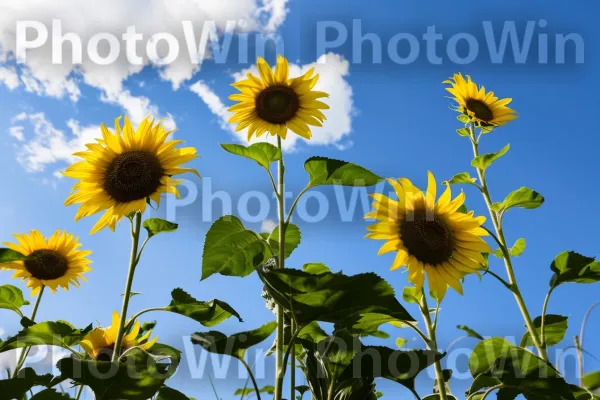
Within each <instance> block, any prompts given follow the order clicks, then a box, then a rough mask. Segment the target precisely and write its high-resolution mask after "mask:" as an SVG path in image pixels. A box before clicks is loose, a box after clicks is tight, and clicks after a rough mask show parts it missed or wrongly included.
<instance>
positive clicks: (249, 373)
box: [239, 358, 260, 400]
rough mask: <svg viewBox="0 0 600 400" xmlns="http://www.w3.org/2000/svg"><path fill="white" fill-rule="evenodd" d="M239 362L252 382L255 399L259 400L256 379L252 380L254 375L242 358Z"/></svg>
mask: <svg viewBox="0 0 600 400" xmlns="http://www.w3.org/2000/svg"><path fill="white" fill-rule="evenodd" d="M239 360H240V361H241V362H242V364H244V367H246V370H247V371H248V376H249V377H250V379H251V380H252V385H253V386H254V391H255V392H256V398H257V399H258V400H260V389H259V388H258V384H257V383H256V379H255V378H254V374H253V373H252V368H250V366H249V365H248V363H247V362H246V360H244V359H243V358H240V359H239ZM242 394H243V393H242Z"/></svg>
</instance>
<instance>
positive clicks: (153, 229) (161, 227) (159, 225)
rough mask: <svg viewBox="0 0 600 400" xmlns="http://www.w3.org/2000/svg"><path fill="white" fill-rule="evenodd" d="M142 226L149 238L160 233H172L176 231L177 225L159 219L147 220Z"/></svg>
mask: <svg viewBox="0 0 600 400" xmlns="http://www.w3.org/2000/svg"><path fill="white" fill-rule="evenodd" d="M142 226H143V227H144V228H145V229H146V231H147V232H148V237H149V238H151V237H152V236H154V235H158V234H159V233H162V232H173V231H175V230H177V227H178V226H179V225H177V224H176V223H174V222H169V221H165V220H164V219H160V218H148V219H147V220H145V221H144V223H143V224H142Z"/></svg>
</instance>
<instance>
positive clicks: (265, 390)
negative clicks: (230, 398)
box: [233, 385, 275, 397]
mask: <svg viewBox="0 0 600 400" xmlns="http://www.w3.org/2000/svg"><path fill="white" fill-rule="evenodd" d="M258 391H259V392H260V393H267V394H274V393H275V386H270V385H268V386H264V387H263V388H261V389H259V390H258ZM252 394H254V389H253V388H248V387H247V388H243V389H237V390H236V391H235V393H234V394H233V395H234V396H241V395H244V397H245V396H249V395H252Z"/></svg>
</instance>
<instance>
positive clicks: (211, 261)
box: [202, 215, 272, 280]
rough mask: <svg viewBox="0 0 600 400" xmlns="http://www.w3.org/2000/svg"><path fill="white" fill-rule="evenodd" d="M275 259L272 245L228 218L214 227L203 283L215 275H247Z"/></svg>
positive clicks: (204, 261) (206, 245)
mask: <svg viewBox="0 0 600 400" xmlns="http://www.w3.org/2000/svg"><path fill="white" fill-rule="evenodd" d="M271 256H272V253H271V250H270V249H269V246H268V245H267V243H266V242H265V241H264V239H263V238H262V237H261V236H260V235H259V234H257V233H255V232H252V231H250V230H248V229H246V228H244V225H243V224H242V222H241V221H240V220H239V219H238V218H236V217H234V216H232V215H226V216H224V217H221V218H219V219H218V220H217V221H215V223H213V224H212V226H211V227H210V229H209V230H208V232H207V234H206V240H205V242H204V253H203V254H202V280H204V279H206V278H208V277H209V276H211V275H212V274H216V273H218V274H221V275H226V276H246V275H249V274H250V273H252V272H253V271H254V267H255V266H257V265H259V264H261V263H263V262H265V261H266V260H267V259H268V258H269V257H271Z"/></svg>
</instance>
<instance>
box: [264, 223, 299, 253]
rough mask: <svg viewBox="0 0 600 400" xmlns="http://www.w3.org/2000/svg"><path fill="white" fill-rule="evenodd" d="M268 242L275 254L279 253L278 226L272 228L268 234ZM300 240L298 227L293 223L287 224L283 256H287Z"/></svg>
mask: <svg viewBox="0 0 600 400" xmlns="http://www.w3.org/2000/svg"><path fill="white" fill-rule="evenodd" d="M268 240H269V244H270V245H271V249H273V252H274V253H275V255H278V254H279V226H277V227H275V229H273V232H271V234H270V235H269V239H268ZM301 240H302V234H301V233H300V228H298V226H296V225H294V224H289V225H288V226H287V228H286V229H285V258H288V257H289V256H290V255H291V254H292V252H293V251H294V250H295V249H296V247H298V245H299V244H300V241H301Z"/></svg>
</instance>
